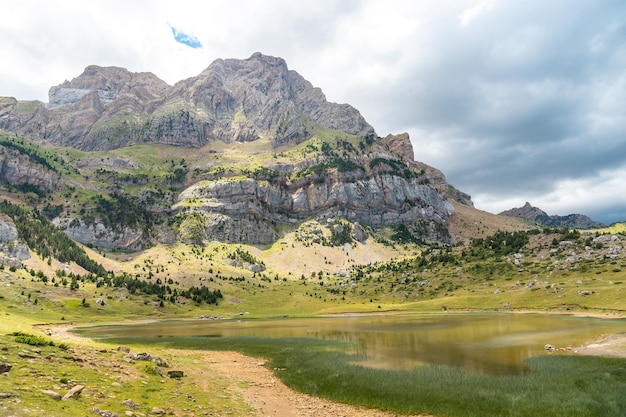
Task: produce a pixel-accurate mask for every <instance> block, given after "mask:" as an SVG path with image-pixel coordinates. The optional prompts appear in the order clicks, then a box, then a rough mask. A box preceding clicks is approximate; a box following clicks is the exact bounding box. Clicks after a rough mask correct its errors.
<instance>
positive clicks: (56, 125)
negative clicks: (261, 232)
mask: <svg viewBox="0 0 626 417" xmlns="http://www.w3.org/2000/svg"><path fill="white" fill-rule="evenodd" d="M0 128H1V129H5V130H7V131H11V132H14V133H17V134H20V135H22V136H25V137H27V138H30V139H34V140H44V141H46V142H47V143H51V144H54V145H63V146H72V147H75V148H78V149H81V150H87V151H93V150H108V149H115V148H119V147H123V146H127V145H130V144H138V143H145V142H150V143H163V144H172V145H177V146H187V147H201V146H204V145H205V144H206V143H207V142H208V141H210V140H222V141H225V142H243V141H252V140H257V139H260V138H263V137H271V138H272V141H273V144H274V146H275V147H277V146H280V145H283V144H287V143H290V142H293V143H299V142H301V141H303V140H306V139H308V138H310V137H311V136H312V134H313V132H314V131H315V130H317V129H319V128H325V129H332V130H336V131H341V132H344V133H348V134H353V135H367V134H375V131H374V129H373V128H372V127H371V126H370V125H369V124H368V123H367V122H366V121H365V119H364V118H363V117H362V116H361V114H360V113H359V112H358V110H356V109H354V108H353V107H352V106H350V105H348V104H337V103H330V102H328V101H327V100H326V97H325V96H324V94H323V93H322V91H321V89H319V88H316V87H313V85H312V84H311V83H310V82H308V81H307V80H305V79H304V78H303V77H302V76H301V75H299V74H298V73H297V72H296V71H293V70H289V69H288V67H287V64H286V62H285V61H284V60H283V59H282V58H276V57H271V56H267V55H263V54H261V53H258V52H257V53H254V54H253V55H252V56H251V57H249V58H248V59H244V60H237V59H226V60H223V59H218V60H215V61H214V62H213V63H212V64H211V65H209V66H208V67H207V68H206V69H205V70H203V71H202V72H201V73H200V74H199V75H197V76H195V77H190V78H187V79H185V80H181V81H179V82H177V83H175V84H174V85H173V86H169V85H168V84H167V83H165V82H164V81H162V80H160V79H159V78H158V77H157V76H155V75H154V74H152V73H147V72H143V73H133V72H130V71H128V70H126V69H124V68H120V67H100V66H96V65H90V66H88V67H86V68H85V70H84V71H83V73H82V74H80V75H79V76H78V77H76V78H74V79H72V80H71V81H65V82H63V83H61V84H60V85H58V86H54V87H51V88H50V91H49V102H48V104H44V103H41V102H38V101H32V102H29V105H28V106H26V105H24V104H23V103H22V104H21V105H20V103H19V102H18V101H17V100H10V99H8V98H5V99H4V100H3V101H2V102H1V103H0Z"/></svg>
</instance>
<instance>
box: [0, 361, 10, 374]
mask: <svg viewBox="0 0 626 417" xmlns="http://www.w3.org/2000/svg"><path fill="white" fill-rule="evenodd" d="M11 368H13V365H10V364H8V363H0V374H3V373H5V372H9V371H10V370H11Z"/></svg>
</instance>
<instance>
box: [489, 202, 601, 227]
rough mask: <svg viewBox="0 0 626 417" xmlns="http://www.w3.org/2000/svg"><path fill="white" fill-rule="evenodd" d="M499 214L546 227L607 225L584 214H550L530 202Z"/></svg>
mask: <svg viewBox="0 0 626 417" xmlns="http://www.w3.org/2000/svg"><path fill="white" fill-rule="evenodd" d="M499 215H501V216H508V217H517V218H520V219H524V220H528V221H531V222H534V223H537V224H538V225H540V226H545V227H568V228H572V229H591V228H601V227H604V226H605V225H604V224H602V223H600V222H596V221H593V220H591V219H590V218H589V217H588V216H585V215H584V214H568V215H566V216H558V215H552V216H550V215H548V214H547V213H546V212H545V211H543V210H541V209H540V208H538V207H533V206H532V205H531V204H530V203H529V202H526V204H524V206H522V207H519V208H512V209H510V210H505V211H503V212H502V213H500V214H499Z"/></svg>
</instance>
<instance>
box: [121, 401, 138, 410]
mask: <svg viewBox="0 0 626 417" xmlns="http://www.w3.org/2000/svg"><path fill="white" fill-rule="evenodd" d="M122 404H124V405H125V406H126V407H128V408H130V409H131V410H134V409H136V408H137V404H135V402H134V401H133V400H130V399H128V400H124V401H122Z"/></svg>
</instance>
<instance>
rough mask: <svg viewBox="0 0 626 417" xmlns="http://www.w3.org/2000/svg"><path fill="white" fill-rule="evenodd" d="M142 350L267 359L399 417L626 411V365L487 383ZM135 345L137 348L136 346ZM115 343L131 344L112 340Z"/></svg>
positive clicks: (221, 341) (295, 378) (179, 344)
mask: <svg viewBox="0 0 626 417" xmlns="http://www.w3.org/2000/svg"><path fill="white" fill-rule="evenodd" d="M140 340H141V343H143V344H146V345H149V346H154V345H160V346H163V347H169V348H184V349H211V350H237V351H239V352H241V353H244V354H246V355H250V356H255V357H260V358H265V359H269V362H268V365H267V366H269V367H271V368H273V369H275V372H276V374H277V375H278V376H279V377H280V378H281V379H282V380H283V381H284V382H285V383H286V384H287V385H289V386H291V387H292V388H294V389H296V390H298V391H302V392H305V393H308V394H311V395H315V396H323V397H326V398H329V399H331V400H333V401H340V402H346V403H351V404H356V405H360V406H364V407H368V408H378V409H383V410H389V411H393V412H397V413H402V414H414V413H431V414H434V415H440V416H448V415H449V416H456V417H491V416H493V417H496V416H515V417H526V416H537V415H541V416H545V417H599V416H603V417H610V416H615V417H617V416H623V413H624V412H625V411H626V397H625V396H624V395H623V393H624V392H626V391H625V390H626V360H624V359H613V358H601V357H582V356H549V357H548V356H546V357H538V358H532V359H530V360H529V361H528V366H529V368H530V372H529V373H527V374H525V375H521V376H486V375H477V374H472V373H469V372H467V371H464V370H462V369H460V368H456V367H450V366H442V365H425V366H420V367H418V368H416V369H415V370H412V371H388V370H381V369H372V368H368V367H364V366H359V365H358V362H359V360H361V359H363V357H361V356H358V355H352V354H348V353H347V349H348V347H349V345H347V344H344V343H338V342H336V343H331V342H322V341H319V340H308V339H306V340H305V339H266V338H209V339H207V338H176V339H175V340H174V339H171V340H167V341H164V339H162V338H142V339H140ZM135 341H136V340H135ZM110 342H112V343H133V339H113V340H111V341H110Z"/></svg>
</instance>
